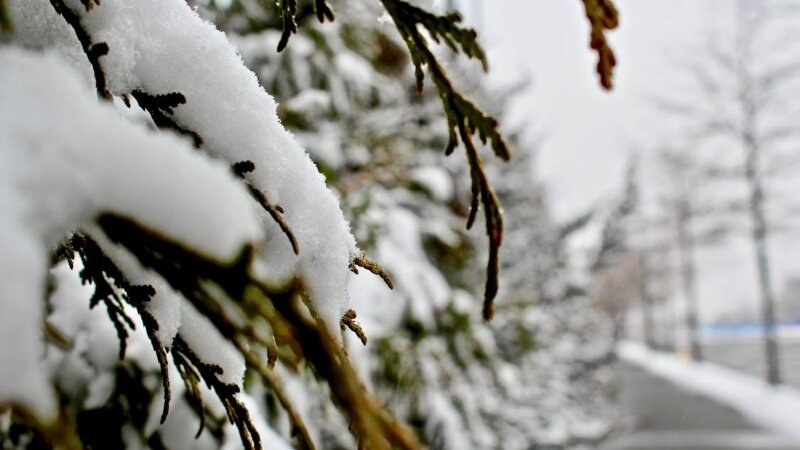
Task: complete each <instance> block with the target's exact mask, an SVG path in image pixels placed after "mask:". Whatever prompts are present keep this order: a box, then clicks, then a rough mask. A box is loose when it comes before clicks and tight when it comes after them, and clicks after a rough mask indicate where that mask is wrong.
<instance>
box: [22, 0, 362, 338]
mask: <svg viewBox="0 0 800 450" xmlns="http://www.w3.org/2000/svg"><path fill="white" fill-rule="evenodd" d="M9 3H10V4H9V7H10V9H11V13H12V16H13V18H14V23H15V26H16V27H18V28H19V29H20V31H19V33H17V36H15V37H18V39H19V40H21V41H23V43H25V44H28V45H31V46H38V47H42V46H47V45H55V44H56V43H58V42H62V41H64V40H70V39H71V40H72V41H74V43H75V45H77V41H76V40H75V38H74V33H72V31H71V30H69V29H66V30H65V27H64V26H63V24H62V23H58V21H55V20H45V19H42V17H48V16H54V14H55V12H54V11H53V8H52V7H51V5H50V3H49V2H48V1H47V0H12V1H10V2H9ZM68 4H69V5H70V6H71V8H72V9H73V10H74V11H76V12H79V13H80V14H81V15H82V23H83V24H84V25H85V26H86V28H87V29H88V31H89V33H90V35H91V36H92V41H93V42H95V43H96V42H106V43H107V44H108V46H109V48H110V50H109V53H108V55H106V56H103V57H102V58H101V65H102V67H103V69H104V71H105V72H106V74H107V80H108V83H109V88H110V89H111V91H112V92H113V93H115V94H120V95H121V94H127V93H130V92H131V91H132V90H134V89H139V90H143V91H145V92H147V93H148V94H151V95H158V94H167V93H173V92H180V93H182V94H183V95H184V96H185V98H186V104H184V105H181V106H178V107H176V108H175V109H174V115H173V118H174V120H175V121H176V122H177V123H179V124H180V125H181V126H183V127H185V128H186V129H189V130H192V131H194V132H197V133H199V134H200V135H201V136H202V138H203V140H204V144H203V147H204V149H206V150H207V151H209V152H210V153H212V154H213V155H216V156H218V157H221V158H223V159H225V160H227V161H228V162H229V163H231V164H232V163H236V162H239V161H245V160H249V161H252V162H253V163H254V164H255V167H256V169H255V171H254V172H253V173H251V174H248V179H249V180H251V182H252V183H253V184H254V185H255V187H257V188H258V189H260V190H262V191H263V192H265V193H266V194H267V197H268V198H269V200H270V201H271V202H272V203H273V204H276V205H280V206H282V207H283V209H284V210H285V214H284V218H285V220H286V222H287V223H288V224H289V226H290V227H291V228H292V230H293V231H294V234H295V236H296V238H297V241H298V244H299V250H300V252H299V255H295V254H294V252H293V250H292V247H291V245H290V243H289V241H288V239H287V238H286V236H285V235H284V233H283V232H282V231H281V229H280V228H279V226H278V225H277V224H276V223H275V222H274V220H272V219H271V218H270V217H269V216H268V215H267V214H266V213H262V223H263V225H262V226H263V227H264V228H265V229H266V231H267V239H266V244H265V245H264V246H262V247H261V248H260V252H259V257H260V261H259V264H257V266H256V268H257V272H258V275H259V276H260V277H262V278H264V280H265V281H266V282H268V283H270V284H272V285H275V286H281V285H284V284H285V283H287V282H289V281H290V280H291V279H293V278H294V277H295V276H297V275H299V276H300V278H301V279H302V281H303V282H304V283H305V287H306V289H307V290H308V293H309V295H310V296H311V297H312V299H313V300H314V302H315V304H316V306H317V308H318V309H319V310H320V312H321V313H322V314H323V316H324V317H325V318H326V319H327V320H328V322H329V323H330V324H332V325H333V324H336V323H338V319H339V317H340V316H341V314H342V313H344V311H345V310H346V309H347V306H346V303H347V290H346V284H347V278H348V273H349V272H348V264H349V262H350V260H351V258H352V257H354V256H355V255H357V249H356V245H355V239H354V238H353V237H352V235H351V233H350V230H349V225H348V224H347V222H346V221H345V219H344V217H343V215H342V212H341V210H340V208H339V203H338V200H337V198H336V197H335V196H334V194H333V193H332V192H331V191H330V190H329V189H328V188H327V187H326V185H325V180H324V177H323V176H322V175H321V174H320V173H319V171H318V170H317V168H316V166H315V165H314V163H313V162H312V161H311V159H310V158H309V157H308V155H307V154H306V152H305V151H304V150H303V149H302V148H301V147H300V146H299V145H298V143H297V142H296V140H295V139H294V137H293V136H292V135H291V134H290V133H289V132H288V131H286V129H285V128H284V127H283V126H282V125H281V123H280V121H279V119H278V117H277V113H276V107H277V105H276V103H275V101H274V99H273V98H272V97H271V96H270V95H269V94H267V93H266V92H265V91H264V90H263V89H262V88H261V86H260V85H259V84H258V81H257V79H256V77H255V75H254V74H253V73H252V72H251V71H250V70H249V69H247V68H246V67H245V66H244V64H243V63H242V60H241V57H240V56H239V55H238V54H237V53H236V50H235V49H234V47H233V46H232V45H231V44H230V43H229V42H228V40H227V38H226V37H225V35H224V34H223V33H222V32H220V31H218V30H217V29H216V28H214V26H213V25H212V24H210V23H208V22H206V21H204V20H203V19H202V18H200V16H199V15H198V14H197V12H196V11H194V10H193V9H192V8H191V7H189V6H188V5H187V4H186V2H185V1H184V0H141V1H136V2H130V1H124V0H104V1H103V2H102V3H101V4H100V5H99V6H95V7H94V8H92V10H91V11H90V12H86V11H85V8H83V6H82V5H81V4H80V2H79V1H78V0H70V1H68ZM43 36H45V37H43ZM198 197H199V198H202V196H198Z"/></svg>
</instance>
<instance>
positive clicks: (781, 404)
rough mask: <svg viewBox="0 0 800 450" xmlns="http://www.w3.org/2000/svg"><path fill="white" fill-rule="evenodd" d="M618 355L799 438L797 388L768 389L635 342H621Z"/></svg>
mask: <svg viewBox="0 0 800 450" xmlns="http://www.w3.org/2000/svg"><path fill="white" fill-rule="evenodd" d="M617 353H618V355H619V356H620V357H621V358H622V359H624V360H626V361H628V362H630V363H633V364H636V365H638V366H640V367H642V368H644V369H646V370H648V371H649V372H651V373H653V374H655V375H657V376H659V377H661V378H664V379H666V380H668V381H670V382H672V383H674V384H676V385H679V386H682V387H684V388H686V389H689V390H691V391H693V392H696V393H698V394H700V395H704V396H707V397H710V398H712V399H714V400H716V401H719V402H720V403H723V404H725V405H728V406H730V407H732V408H734V409H736V410H738V411H739V412H741V413H742V414H743V415H745V416H747V417H749V418H750V419H751V420H753V422H755V423H757V424H759V425H761V426H763V427H765V428H769V429H772V430H775V431H777V432H779V433H781V434H783V435H785V436H787V437H791V438H794V439H800V428H798V427H797V413H798V412H800V390H798V389H796V388H793V387H789V386H771V385H769V384H767V383H766V382H764V381H762V380H759V379H757V378H754V377H752V376H749V375H744V374H742V373H740V372H737V371H734V370H731V369H728V368H725V367H721V366H718V365H716V364H712V363H707V362H701V363H697V362H693V361H688V360H683V359H679V358H677V357H675V356H673V355H668V354H664V353H658V352H653V351H650V350H648V349H647V348H646V347H645V346H644V345H642V344H640V343H635V342H623V343H620V344H619V346H618V347H617Z"/></svg>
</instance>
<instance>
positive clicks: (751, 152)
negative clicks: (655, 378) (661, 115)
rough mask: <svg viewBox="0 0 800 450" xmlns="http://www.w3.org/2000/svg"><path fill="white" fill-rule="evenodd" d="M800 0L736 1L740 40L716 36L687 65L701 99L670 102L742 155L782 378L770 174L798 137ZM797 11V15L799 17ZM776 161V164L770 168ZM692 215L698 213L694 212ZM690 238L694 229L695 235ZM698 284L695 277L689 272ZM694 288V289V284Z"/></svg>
mask: <svg viewBox="0 0 800 450" xmlns="http://www.w3.org/2000/svg"><path fill="white" fill-rule="evenodd" d="M797 5H798V2H796V1H791V2H781V3H776V2H769V1H763V2H762V1H759V2H756V1H747V0H736V1H735V8H733V11H734V17H733V27H732V38H731V39H727V40H725V41H721V40H720V39H719V36H717V38H716V39H715V38H710V39H709V40H708V41H707V43H706V46H705V48H704V49H703V51H700V52H695V56H696V57H697V60H695V61H693V62H690V63H689V64H687V65H686V67H687V69H688V73H689V74H690V76H691V79H692V84H693V86H694V87H695V88H696V89H697V92H696V93H699V97H700V98H697V96H695V97H694V98H691V99H686V100H688V101H686V100H675V99H672V100H670V101H669V106H670V107H671V108H673V109H675V111H677V112H680V113H681V115H682V117H684V118H688V119H689V120H691V121H692V127H693V128H692V133H691V134H692V137H693V138H696V139H697V142H698V143H699V144H704V145H705V146H706V147H708V148H711V147H712V146H717V147H716V148H719V146H724V148H726V149H730V148H737V149H739V151H740V152H741V153H740V155H741V158H742V159H741V160H740V162H739V163H738V164H737V165H736V167H735V169H734V170H733V172H734V173H735V174H736V175H738V177H739V178H740V179H741V180H743V181H744V184H745V186H746V201H744V202H742V206H743V211H744V212H745V213H746V215H747V217H748V219H749V221H750V224H751V226H750V231H749V234H750V239H751V241H752V243H753V249H754V262H755V266H756V270H757V275H758V289H759V297H760V304H761V316H762V321H763V325H764V341H765V353H766V360H767V374H766V378H767V380H768V381H769V382H770V383H773V384H776V383H779V382H780V380H781V377H780V369H779V363H778V348H777V342H776V336H775V335H776V333H775V306H774V305H775V299H774V293H773V290H774V289H773V281H772V275H771V264H770V257H769V248H768V242H769V237H770V232H771V228H770V225H771V222H770V220H769V217H768V215H767V204H768V202H769V201H770V200H772V199H771V198H770V195H769V191H768V190H767V187H766V181H767V176H768V175H770V176H772V175H773V174H774V171H773V170H772V169H773V168H774V167H775V166H786V165H787V163H786V159H785V158H786V157H787V156H788V157H789V158H793V157H796V152H795V154H794V156H792V155H791V152H787V149H792V147H791V146H793V145H794V144H795V143H796V142H797V138H798V134H800V128H798V127H797V123H798V118H800V114H798V112H799V111H798V106H799V105H798V104H797V102H794V103H793V102H792V101H791V99H792V97H796V93H797V90H796V88H797V87H798V77H799V76H800V59H798V58H797V57H796V56H793V55H790V54H787V53H786V52H785V51H784V50H783V49H785V48H786V47H787V46H786V45H785V43H786V42H792V40H787V36H786V33H792V32H796V31H797V30H796V28H797V27H796V26H795V25H796V24H795V23H793V21H795V20H796V14H794V10H796V9H797ZM793 16H794V18H793ZM770 166H772V167H770ZM689 219H690V217H689ZM687 238H688V235H687ZM686 278H687V279H688V280H689V284H690V285H691V284H692V281H691V279H692V278H693V277H691V276H688V274H687V277H686ZM689 289H692V288H691V286H689Z"/></svg>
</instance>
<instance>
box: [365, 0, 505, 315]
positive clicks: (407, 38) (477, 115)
mask: <svg viewBox="0 0 800 450" xmlns="http://www.w3.org/2000/svg"><path fill="white" fill-rule="evenodd" d="M381 3H382V4H383V6H384V7H385V8H386V11H387V12H388V13H389V15H390V16H391V17H392V20H394V23H395V25H396V26H397V30H398V31H399V32H400V35H401V36H402V38H403V41H404V42H405V43H406V46H407V47H408V50H409V52H410V54H411V61H412V62H413V63H414V67H415V70H416V72H415V73H416V79H417V90H418V91H421V90H422V84H423V79H424V73H423V70H422V67H423V66H427V67H428V71H429V74H430V77H431V78H432V80H433V83H434V85H435V86H436V89H437V91H438V92H439V97H440V99H441V101H442V105H443V107H444V111H445V114H446V116H447V124H448V127H449V135H450V137H449V142H448V143H447V148H446V150H445V154H448V155H449V154H450V153H452V152H453V150H454V149H455V148H456V146H457V145H458V142H459V139H460V140H461V142H462V143H463V144H464V148H465V150H466V152H467V161H468V162H469V166H470V175H471V178H472V203H471V206H470V213H469V218H468V219H467V228H471V227H472V225H473V224H474V223H475V218H476V215H477V212H478V207H479V203H481V204H482V205H483V208H484V217H485V220H486V233H487V235H488V236H489V259H488V262H487V279H486V287H485V290H484V308H483V317H484V319H486V320H490V319H491V318H492V316H493V314H494V307H493V300H494V297H495V296H496V295H497V290H498V287H499V272H500V258H499V251H500V245H501V244H502V241H503V213H502V209H501V208H500V202H499V200H498V198H497V195H495V193H494V191H493V190H492V186H491V185H490V183H489V179H488V177H487V175H486V172H485V170H484V167H483V160H482V159H481V157H480V155H479V154H478V150H477V148H476V147H475V143H474V142H473V137H474V136H475V133H476V132H477V135H478V137H479V138H480V140H481V142H482V143H483V144H487V143H491V147H492V150H493V151H494V154H495V155H496V156H497V157H499V158H501V159H503V160H509V159H510V158H511V152H510V151H509V149H508V145H507V144H506V142H505V140H504V139H503V137H502V135H501V134H500V132H499V130H498V123H497V120H495V119H494V118H493V117H491V116H489V115H487V114H485V113H484V112H483V111H481V110H480V109H479V108H478V107H477V106H475V104H474V103H472V102H471V101H469V100H468V99H467V98H465V97H464V96H463V95H461V93H459V92H458V91H457V90H456V88H455V87H454V86H453V84H452V82H451V81H450V79H449V77H448V76H447V72H446V71H445V69H444V67H442V65H441V64H440V63H439V61H438V59H437V58H436V56H435V55H434V53H433V51H432V50H431V48H430V46H429V45H428V42H427V40H426V39H425V37H424V36H423V35H422V33H421V32H420V28H419V27H422V28H424V29H425V30H427V31H428V33H429V35H430V36H431V37H432V38H433V39H434V41H435V42H437V43H439V42H444V43H445V44H446V45H447V46H448V47H450V48H451V49H452V50H453V51H455V52H459V51H461V52H463V53H464V54H465V55H466V56H467V57H469V58H475V59H477V60H479V61H480V62H481V64H482V65H483V67H484V69H486V68H487V62H486V57H485V55H484V53H483V50H482V49H481V47H480V46H479V45H478V43H477V40H476V38H477V33H476V32H475V31H474V30H472V29H465V28H461V27H460V26H459V23H460V22H461V16H460V15H459V14H457V13H451V14H448V15H445V16H437V15H434V14H431V13H429V12H427V11H424V10H422V9H420V8H417V7H416V6H413V5H410V4H408V3H406V2H403V1H402V0H381Z"/></svg>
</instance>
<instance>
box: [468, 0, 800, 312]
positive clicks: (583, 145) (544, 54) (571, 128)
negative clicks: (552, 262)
mask: <svg viewBox="0 0 800 450" xmlns="http://www.w3.org/2000/svg"><path fill="white" fill-rule="evenodd" d="M463 3H466V4H467V6H469V5H477V4H480V5H481V6H480V9H481V10H482V14H481V15H480V16H475V15H473V14H468V16H469V18H470V19H471V20H472V21H473V23H476V24H477V25H478V26H479V27H480V28H481V32H482V36H483V37H482V38H483V42H484V44H485V46H486V47H487V49H488V53H489V55H490V62H491V66H492V67H491V77H492V79H493V80H494V81H495V82H499V83H507V82H509V81H513V80H518V79H520V78H521V77H524V76H526V75H528V76H531V77H532V78H533V81H534V83H533V87H532V89H530V90H529V91H528V92H521V93H520V94H519V96H518V99H517V100H516V105H515V109H514V111H515V117H516V119H517V120H518V121H521V123H523V124H525V126H526V128H528V129H530V130H535V133H536V134H538V135H539V136H540V137H541V136H543V137H544V138H545V141H544V145H543V146H542V148H541V150H540V154H539V158H538V171H539V174H540V177H541V179H542V180H543V181H544V183H545V185H546V186H547V189H548V190H549V193H550V199H551V206H552V207H553V209H554V212H555V214H556V216H557V217H559V218H561V219H566V218H569V217H571V216H573V215H574V214H576V213H578V212H581V211H582V210H584V209H585V208H587V207H589V206H591V205H594V204H597V203H598V202H601V201H603V200H605V199H608V198H609V197H610V196H612V195H614V194H615V193H616V192H619V189H620V186H621V183H622V174H623V171H624V168H625V163H626V160H627V158H628V155H629V154H630V153H631V152H632V151H634V150H635V149H637V148H640V149H644V150H645V151H646V150H648V148H649V149H650V150H652V147H653V145H654V143H657V142H658V139H663V135H664V130H665V127H663V126H662V125H663V124H662V123H661V121H663V120H664V118H663V117H662V116H661V115H659V114H658V113H657V111H656V109H655V108H654V107H653V105H652V101H651V100H650V99H651V98H652V97H653V96H654V95H655V94H656V93H660V94H662V95H667V96H668V95H670V93H671V92H672V90H675V89H678V87H677V86H678V85H677V84H676V78H675V70H674V62H675V59H674V58H675V57H676V55H680V54H681V52H688V51H691V49H692V48H697V43H698V42H699V40H700V38H701V37H702V36H703V34H704V33H705V30H706V29H707V26H708V25H709V23H713V20H718V19H714V18H711V17H710V15H711V11H713V10H714V9H716V8H719V9H716V11H717V12H716V14H717V15H719V14H720V11H722V12H723V13H724V12H725V11H724V10H725V9H726V5H731V2H729V1H725V0H704V1H702V2H700V1H697V0H616V4H617V6H618V7H619V10H620V12H621V26H620V28H619V29H618V30H616V31H614V32H612V33H611V34H610V38H611V43H612V46H613V48H614V51H615V53H616V55H617V59H618V66H617V69H616V70H615V77H614V81H615V88H614V90H613V91H612V92H604V91H602V90H601V89H600V87H599V84H598V81H597V77H596V75H595V73H594V65H595V61H596V55H595V54H594V53H592V52H591V51H590V50H589V49H588V39H589V31H588V24H587V20H586V18H585V16H584V12H583V9H582V4H581V2H580V1H578V0H483V1H481V0H463ZM727 9H728V10H729V9H730V8H727ZM468 12H469V11H468ZM671 65H672V67H671ZM797 242H798V236H797V235H793V236H790V238H786V239H782V240H781V241H780V242H777V243H773V249H776V251H774V254H773V259H774V261H775V269H776V270H775V272H776V273H775V277H774V278H775V280H774V281H775V289H776V294H780V293H781V290H782V288H783V286H784V283H785V280H786V278H787V277H788V276H790V275H791V274H798V273H800V267H799V266H798V263H797V261H798V258H797V257H796V256H795V255H797V254H798V251H800V248H798V245H797ZM699 260H700V262H701V273H700V274H699V291H700V297H701V300H702V302H703V304H702V306H701V308H702V309H701V313H702V315H703V316H705V317H706V318H710V317H713V316H716V315H717V314H718V313H719V312H721V311H724V310H726V309H729V308H731V307H738V306H739V305H749V307H751V308H756V306H757V303H756V301H755V298H756V297H755V279H756V278H755V272H754V269H753V266H752V264H751V261H752V251H751V249H750V247H749V245H748V242H747V240H746V238H745V237H744V236H742V237H740V238H738V239H733V240H732V241H731V242H729V243H727V244H726V245H725V246H724V248H722V249H715V250H714V251H706V252H704V253H702V254H701V255H699Z"/></svg>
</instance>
